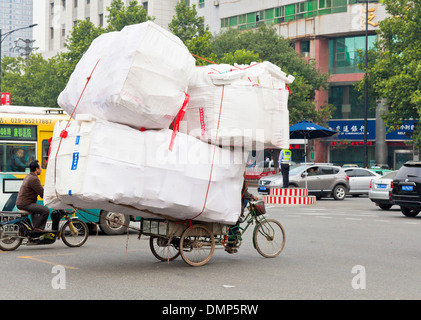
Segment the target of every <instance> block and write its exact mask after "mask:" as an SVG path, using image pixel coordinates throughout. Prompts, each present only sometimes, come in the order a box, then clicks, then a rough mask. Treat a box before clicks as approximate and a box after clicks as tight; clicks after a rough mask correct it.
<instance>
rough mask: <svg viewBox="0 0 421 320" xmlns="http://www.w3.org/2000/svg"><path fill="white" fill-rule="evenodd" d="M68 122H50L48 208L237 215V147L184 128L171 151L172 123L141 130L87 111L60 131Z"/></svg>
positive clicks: (224, 218) (240, 166) (217, 218)
mask: <svg viewBox="0 0 421 320" xmlns="http://www.w3.org/2000/svg"><path fill="white" fill-rule="evenodd" d="M66 124H67V122H59V123H57V124H56V126H55V128H54V135H53V140H52V147H51V153H50V157H49V161H48V169H47V175H46V180H45V192H44V202H45V205H47V206H48V207H50V208H53V209H62V208H66V207H67V206H69V205H71V206H74V207H77V208H83V209H94V208H96V209H103V210H108V211H114V212H121V213H124V214H129V215H134V216H141V217H145V218H159V217H165V216H169V217H172V218H175V219H192V218H196V219H195V220H199V221H206V222H220V223H227V224H233V223H235V222H236V221H237V219H238V217H239V215H240V213H241V205H240V198H241V188H242V185H243V173H244V167H245V166H244V163H245V158H244V153H243V152H242V151H240V150H239V151H230V150H229V149H228V148H220V147H216V146H212V145H209V144H207V143H204V142H202V141H200V140H198V139H196V138H194V137H192V136H188V135H185V134H182V133H179V134H178V136H177V139H176V140H175V143H174V146H173V150H172V151H169V150H168V145H169V142H170V139H171V135H172V131H171V130H168V129H163V130H146V131H143V132H142V131H139V130H135V129H133V128H130V127H128V126H125V125H120V124H116V123H111V122H108V121H104V120H99V119H98V120H95V119H94V118H92V117H91V116H88V115H79V116H77V117H76V121H72V122H70V125H69V127H68V129H67V132H68V136H67V137H66V138H61V137H60V132H61V131H62V130H63V129H64V128H65V126H66ZM214 151H215V157H214V158H213V152H214ZM212 162H214V163H213V167H212V165H211V163H212ZM211 170H212V172H211ZM209 181H210V184H209ZM208 186H209V189H208ZM202 210H203V212H202Z"/></svg>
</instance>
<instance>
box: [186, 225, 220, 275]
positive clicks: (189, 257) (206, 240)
mask: <svg viewBox="0 0 421 320" xmlns="http://www.w3.org/2000/svg"><path fill="white" fill-rule="evenodd" d="M214 251H215V237H214V236H213V234H212V233H211V232H210V231H209V229H208V228H206V227H205V226H203V225H199V224H194V225H192V226H191V227H188V228H187V229H186V230H184V232H183V234H182V235H181V240H180V253H181V257H182V258H183V260H184V261H185V262H186V263H187V264H189V265H191V266H192V267H200V266H203V265H204V264H206V263H207V262H208V261H209V260H210V259H211V257H212V255H213V252H214Z"/></svg>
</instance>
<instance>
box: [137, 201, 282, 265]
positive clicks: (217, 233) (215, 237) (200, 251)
mask: <svg viewBox="0 0 421 320" xmlns="http://www.w3.org/2000/svg"><path fill="white" fill-rule="evenodd" d="M264 213H265V207H264V202H263V201H255V202H253V201H252V202H250V203H249V205H248V213H247V215H246V216H245V217H244V218H243V219H242V220H241V221H239V223H237V224H236V225H226V224H221V223H215V222H203V221H194V220H186V221H184V220H177V221H172V220H168V219H142V220H141V228H140V229H141V230H140V233H141V234H145V235H149V236H150V240H149V244H150V248H151V251H152V253H153V255H154V256H155V257H156V258H158V259H159V260H161V261H172V260H174V259H176V258H177V257H178V256H179V255H180V254H181V257H182V258H183V260H184V261H185V262H186V263H187V264H189V265H191V266H194V267H198V266H202V265H204V264H206V263H207V262H208V261H209V260H210V259H211V257H212V255H213V253H214V251H215V246H216V245H221V246H224V247H225V248H227V249H229V250H235V249H236V248H238V247H239V246H240V245H241V240H242V238H241V235H242V234H243V233H244V232H245V231H246V230H247V229H248V228H249V226H250V225H251V224H255V227H254V230H253V245H254V248H255V249H256V250H257V251H258V252H259V253H260V254H261V255H262V256H264V257H266V258H272V257H276V256H277V255H279V254H280V253H281V251H282V249H283V248H284V245H285V231H284V228H283V227H282V225H281V224H280V223H279V222H278V221H276V220H274V219H266V218H265V216H264ZM243 223H246V224H245V226H244V228H243V227H242V226H241V224H243Z"/></svg>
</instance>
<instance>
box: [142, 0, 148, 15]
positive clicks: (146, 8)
mask: <svg viewBox="0 0 421 320" xmlns="http://www.w3.org/2000/svg"><path fill="white" fill-rule="evenodd" d="M142 6H143V8H145V10H146V14H148V1H144V2H142Z"/></svg>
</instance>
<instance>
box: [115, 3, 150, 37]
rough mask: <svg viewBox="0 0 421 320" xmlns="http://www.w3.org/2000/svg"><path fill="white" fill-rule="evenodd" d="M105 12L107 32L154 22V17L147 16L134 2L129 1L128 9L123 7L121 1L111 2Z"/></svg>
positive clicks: (140, 6)
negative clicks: (106, 12)
mask: <svg viewBox="0 0 421 320" xmlns="http://www.w3.org/2000/svg"><path fill="white" fill-rule="evenodd" d="M107 11H108V12H109V15H108V16H107V22H108V26H107V32H109V31H120V30H121V29H123V28H124V26H127V25H131V24H137V23H141V22H145V21H148V20H155V18H154V17H150V16H148V14H147V12H146V9H145V8H144V7H143V6H142V5H140V4H138V2H137V1H136V0H131V1H130V2H129V5H128V7H125V6H124V3H123V1H121V0H113V1H112V2H111V5H110V6H109V7H107Z"/></svg>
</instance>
